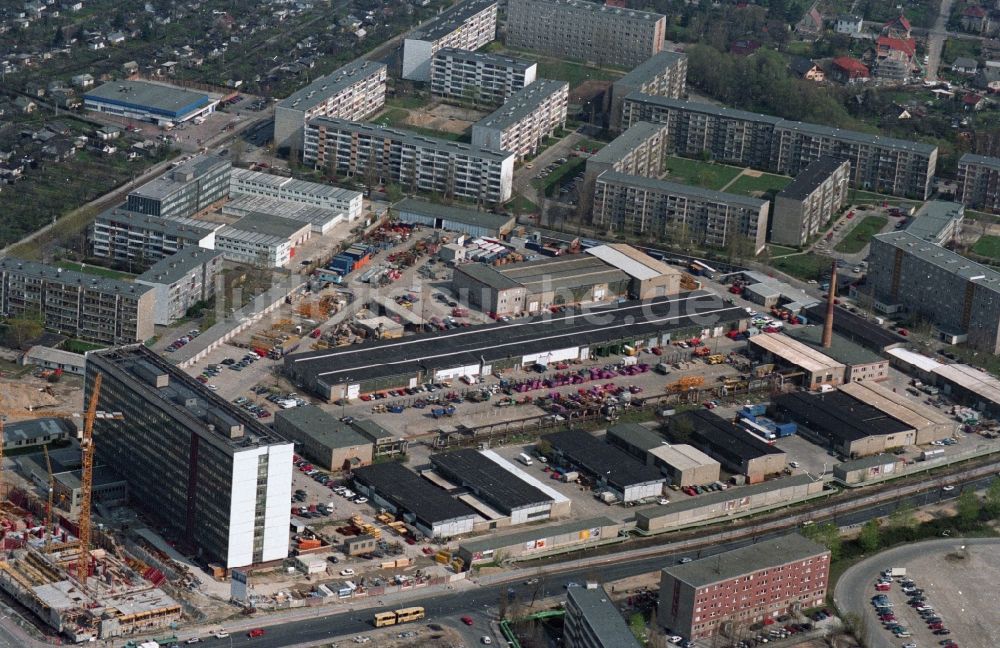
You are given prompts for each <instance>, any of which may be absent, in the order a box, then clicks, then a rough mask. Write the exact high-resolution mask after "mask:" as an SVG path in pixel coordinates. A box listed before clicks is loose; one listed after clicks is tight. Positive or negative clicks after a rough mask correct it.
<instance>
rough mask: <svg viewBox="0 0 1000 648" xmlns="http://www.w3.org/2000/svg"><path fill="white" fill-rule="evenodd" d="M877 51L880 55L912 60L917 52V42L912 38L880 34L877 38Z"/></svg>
mask: <svg viewBox="0 0 1000 648" xmlns="http://www.w3.org/2000/svg"><path fill="white" fill-rule="evenodd" d="M875 53H876V54H877V55H878V56H879V57H883V56H888V57H892V58H897V59H903V58H904V57H905V58H906V59H907V60H912V59H913V55H914V54H916V53H917V43H916V41H914V40H913V39H912V38H892V37H890V36H879V37H878V38H877V39H876V40H875Z"/></svg>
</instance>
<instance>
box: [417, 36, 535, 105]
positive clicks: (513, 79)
mask: <svg viewBox="0 0 1000 648" xmlns="http://www.w3.org/2000/svg"><path fill="white" fill-rule="evenodd" d="M537 76H538V63H536V62H534V61H527V60H525V59H519V58H513V57H510V56H504V55H502V54H489V53H487V52H470V51H468V50H462V49H456V48H454V47H446V48H444V49H442V50H439V51H438V52H437V53H436V54H434V58H433V59H432V61H431V93H432V94H434V95H436V96H438V97H442V98H444V99H452V100H457V101H467V102H471V103H474V104H487V105H495V106H499V105H501V104H503V103H504V102H506V101H507V100H508V99H509V98H510V97H511V95H513V94H514V93H515V92H518V91H520V90H523V89H524V88H526V87H527V86H529V85H531V84H532V83H534V82H535V79H536V78H537Z"/></svg>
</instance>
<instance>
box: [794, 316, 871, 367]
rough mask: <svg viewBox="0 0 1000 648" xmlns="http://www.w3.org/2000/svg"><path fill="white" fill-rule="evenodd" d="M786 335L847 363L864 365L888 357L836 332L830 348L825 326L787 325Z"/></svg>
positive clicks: (840, 361) (835, 359) (837, 360)
mask: <svg viewBox="0 0 1000 648" xmlns="http://www.w3.org/2000/svg"><path fill="white" fill-rule="evenodd" d="M784 331H785V335H787V336H788V337H790V338H792V339H794V340H797V341H799V342H801V343H802V344H805V345H806V346H808V347H810V348H811V349H813V350H814V351H816V352H817V353H821V354H823V355H825V356H828V357H830V358H832V359H833V360H834V361H836V362H839V363H842V364H845V365H852V366H856V365H862V364H870V363H873V362H884V361H885V360H886V359H885V358H884V357H882V356H881V355H879V354H877V353H875V352H874V351H872V350H871V349H868V348H866V347H863V346H861V345H860V344H858V343H856V342H852V341H851V340H850V339H849V338H847V337H844V336H843V335H841V334H839V333H836V332H834V334H833V337H832V338H831V344H830V348H828V349H827V348H824V347H823V326H822V325H809V326H786V327H785V328H784Z"/></svg>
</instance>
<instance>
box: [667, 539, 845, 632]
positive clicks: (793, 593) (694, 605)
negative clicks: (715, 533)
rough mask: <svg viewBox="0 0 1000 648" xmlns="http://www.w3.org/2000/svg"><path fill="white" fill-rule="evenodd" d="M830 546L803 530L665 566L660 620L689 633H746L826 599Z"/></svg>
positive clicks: (672, 627)
mask: <svg viewBox="0 0 1000 648" xmlns="http://www.w3.org/2000/svg"><path fill="white" fill-rule="evenodd" d="M829 578H830V551H829V550H828V549H826V548H824V547H823V546H821V545H819V544H816V543H815V542H813V541H812V540H807V539H806V538H804V537H802V536H801V535H799V534H797V533H792V534H789V535H786V536H782V537H780V538H773V539H769V540H763V541H760V542H757V543H755V544H752V545H750V546H747V547H740V548H739V549H733V550H730V551H726V552H723V553H721V554H718V555H715V556H711V557H708V558H702V559H701V560H695V561H692V562H689V563H687V564H683V565H680V564H679V565H671V566H669V567H665V568H664V569H663V572H662V576H661V579H660V603H659V608H658V609H657V616H656V620H657V621H658V622H659V623H660V624H662V625H663V626H665V627H668V628H671V629H672V630H673V631H674V632H678V633H680V634H681V635H683V636H684V637H689V638H690V639H692V640H695V641H697V640H699V639H706V638H708V637H712V636H714V635H717V634H722V635H724V636H728V637H730V638H735V637H737V636H740V635H741V634H742V633H743V632H744V631H745V630H746V629H748V628H749V626H750V625H751V624H755V623H762V622H765V621H767V620H769V621H770V622H772V623H773V622H774V621H775V620H776V619H777V617H779V616H781V615H785V614H792V613H796V612H798V611H799V610H802V609H805V608H811V607H816V606H819V605H823V604H824V602H825V601H826V587H827V582H828V580H829Z"/></svg>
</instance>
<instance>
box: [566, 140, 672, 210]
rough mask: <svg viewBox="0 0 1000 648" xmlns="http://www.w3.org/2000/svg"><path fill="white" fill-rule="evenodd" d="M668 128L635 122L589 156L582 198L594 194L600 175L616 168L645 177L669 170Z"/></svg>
mask: <svg viewBox="0 0 1000 648" xmlns="http://www.w3.org/2000/svg"><path fill="white" fill-rule="evenodd" d="M667 152H668V151H667V127H666V126H664V125H663V124H654V123H652V122H636V123H635V124H633V125H632V126H631V127H630V128H629V129H628V130H627V131H625V132H624V133H622V134H621V135H619V136H618V137H616V138H615V139H614V140H613V141H612V142H611V143H610V144H608V145H607V146H605V147H604V148H602V149H601V150H599V151H598V152H597V153H594V154H593V155H591V156H590V157H588V158H587V162H586V166H585V168H584V174H583V184H582V185H581V186H580V197H581V198H586V199H588V200H589V199H590V198H591V197H593V195H594V185H595V184H596V183H597V176H599V175H601V174H602V173H604V172H605V171H617V172H618V173H625V174H627V175H635V176H642V177H644V178H659V177H660V176H662V175H663V173H664V172H665V171H666V170H667V168H666V162H667Z"/></svg>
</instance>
